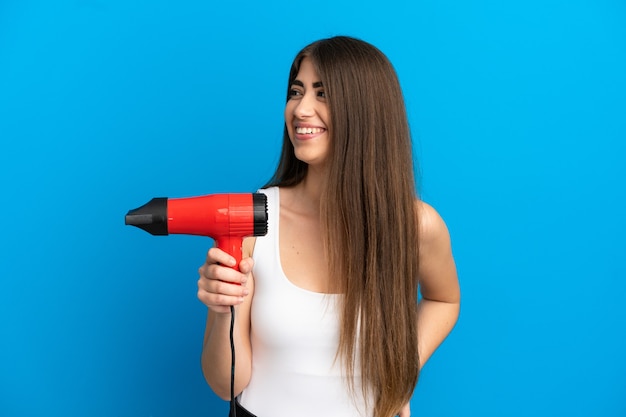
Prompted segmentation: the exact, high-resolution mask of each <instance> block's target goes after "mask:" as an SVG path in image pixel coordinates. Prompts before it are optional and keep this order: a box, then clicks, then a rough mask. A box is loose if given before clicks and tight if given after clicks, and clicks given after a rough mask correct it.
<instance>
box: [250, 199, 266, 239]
mask: <svg viewBox="0 0 626 417" xmlns="http://www.w3.org/2000/svg"><path fill="white" fill-rule="evenodd" d="M252 205H253V206H254V236H265V235H266V234H267V196H266V195H265V194H261V193H254V194H252Z"/></svg>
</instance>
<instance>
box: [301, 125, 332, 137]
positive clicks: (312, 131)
mask: <svg viewBox="0 0 626 417" xmlns="http://www.w3.org/2000/svg"><path fill="white" fill-rule="evenodd" d="M325 131H326V129H324V128H322V127H298V126H296V133H297V134H298V135H316V134H319V133H323V132H325Z"/></svg>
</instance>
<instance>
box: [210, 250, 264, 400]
mask: <svg viewBox="0 0 626 417" xmlns="http://www.w3.org/2000/svg"><path fill="white" fill-rule="evenodd" d="M253 244H254V243H253V239H246V240H244V245H243V255H244V259H243V260H242V261H241V263H240V266H239V268H240V271H241V272H237V271H235V270H233V269H232V268H229V267H226V266H222V265H219V264H218V263H221V264H223V265H232V263H230V262H234V260H233V259H232V257H230V255H228V254H226V253H225V252H223V251H221V250H219V249H217V248H212V249H210V250H209V252H208V254H207V259H206V262H205V264H204V265H202V266H201V267H200V269H199V271H198V272H199V274H200V279H199V280H198V298H199V299H200V301H202V302H203V303H204V304H205V305H206V306H207V307H208V309H209V311H208V316H207V323H206V329H205V333H204V344H203V348H202V359H201V363H202V372H203V373H204V377H205V379H206V381H207V383H208V384H209V386H210V387H211V389H212V390H213V391H214V392H215V393H216V394H217V395H218V396H219V397H220V398H222V399H224V400H230V378H231V349H230V336H229V333H230V321H231V315H230V306H231V305H233V306H235V327H234V332H233V338H234V341H235V353H236V360H237V363H236V366H235V395H238V394H239V393H241V391H242V390H243V389H244V388H245V387H246V386H247V385H248V382H249V381H250V373H251V368H252V348H251V345H250V306H251V302H252V294H253V292H254V282H253V279H252V274H251V273H250V271H251V270H252V264H253V262H252V259H251V258H250V257H249V256H250V254H251V253H252V250H251V248H252V246H253ZM237 284H241V285H237Z"/></svg>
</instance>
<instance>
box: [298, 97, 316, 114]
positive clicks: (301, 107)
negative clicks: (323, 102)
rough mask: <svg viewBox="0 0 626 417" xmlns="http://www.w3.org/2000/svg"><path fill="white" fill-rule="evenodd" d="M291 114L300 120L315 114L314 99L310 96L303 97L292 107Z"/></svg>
mask: <svg viewBox="0 0 626 417" xmlns="http://www.w3.org/2000/svg"><path fill="white" fill-rule="evenodd" d="M293 114H294V116H296V117H297V118H300V119H302V118H306V117H310V116H313V115H314V114H315V102H314V97H312V95H311V94H305V95H303V96H302V98H301V99H300V100H298V102H297V104H296V106H295V107H294V109H293Z"/></svg>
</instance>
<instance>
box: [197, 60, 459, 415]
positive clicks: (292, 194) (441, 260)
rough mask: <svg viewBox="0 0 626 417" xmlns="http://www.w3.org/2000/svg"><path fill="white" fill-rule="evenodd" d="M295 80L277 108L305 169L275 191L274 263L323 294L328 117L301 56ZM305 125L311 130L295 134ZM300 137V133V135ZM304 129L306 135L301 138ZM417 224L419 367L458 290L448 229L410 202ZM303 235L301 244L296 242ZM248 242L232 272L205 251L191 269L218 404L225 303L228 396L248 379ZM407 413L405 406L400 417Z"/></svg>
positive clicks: (225, 260) (225, 258)
mask: <svg viewBox="0 0 626 417" xmlns="http://www.w3.org/2000/svg"><path fill="white" fill-rule="evenodd" d="M296 80H297V82H294V85H292V87H291V93H290V99H289V101H288V102H287V105H286V106H285V123H286V126H287V131H288V133H289V137H290V139H291V141H292V143H293V145H294V150H295V154H296V157H297V158H298V159H300V160H302V161H304V162H306V163H307V164H308V165H309V169H308V172H307V176H306V177H305V178H304V180H303V181H302V182H301V183H299V184H298V185H296V186H294V187H289V188H281V190H280V192H281V194H280V195H281V199H280V236H279V239H280V249H279V250H280V258H281V261H282V267H283V270H284V271H285V274H286V275H287V277H289V279H290V280H291V281H292V282H293V283H294V284H295V285H297V286H299V287H302V288H305V289H307V290H310V291H315V292H322V293H324V292H328V289H329V279H330V277H329V276H328V272H327V270H326V267H325V265H326V264H325V262H324V259H323V257H322V256H320V254H321V253H323V248H322V235H321V226H320V211H319V207H320V195H321V187H322V183H323V177H324V173H325V161H326V156H327V154H328V149H329V141H330V138H329V135H328V128H329V127H330V118H329V112H328V107H327V105H326V100H325V96H324V89H323V86H321V85H319V77H318V75H317V73H316V72H315V70H314V68H313V65H312V64H311V62H310V61H309V60H308V58H305V59H304V60H303V62H302V65H301V68H300V71H299V72H298V76H297V77H296ZM299 128H311V129H313V130H305V131H302V130H298V129H299ZM303 132H304V133H303ZM307 132H310V133H307ZM416 204H417V210H416V213H417V216H419V224H420V231H419V233H420V248H419V249H420V251H419V256H420V270H419V274H420V285H421V293H422V300H421V301H420V303H419V307H418V309H419V318H418V341H419V344H418V349H419V356H420V360H421V365H422V366H423V365H424V364H425V363H426V361H427V360H428V359H429V358H430V356H431V355H432V354H433V353H434V351H435V350H436V349H437V347H438V346H439V345H440V344H441V343H442V342H443V340H444V339H445V338H446V336H447V335H448V334H449V333H450V331H451V330H452V328H453V327H454V324H455V323H456V320H457V318H458V314H459V306H460V289H459V283H458V278H457V272H456V267H455V264H454V259H453V257H452V250H451V245H450V236H449V233H448V229H447V227H446V225H445V223H444V221H443V219H442V218H441V217H440V216H439V214H438V213H437V212H436V211H435V209H433V208H432V207H431V206H429V205H428V204H426V203H424V202H419V201H418V202H416ZM301 236H307V239H301V238H300V237H301ZM253 249H254V238H248V239H245V240H244V244H243V258H244V259H243V260H242V261H241V263H240V265H239V270H240V271H236V270H235V269H232V268H229V267H233V266H235V264H234V263H235V261H234V259H233V258H232V257H231V256H230V255H228V254H226V253H225V252H223V251H221V250H219V249H217V248H212V249H210V250H209V251H208V254H207V258H206V262H205V263H204V265H202V266H201V267H200V269H199V274H200V278H199V280H198V298H199V299H200V301H202V302H203V303H204V304H205V305H206V306H207V307H208V310H209V311H208V318H207V325H206V331H205V337H204V348H203V352H202V368H203V371H204V375H205V378H206V380H207V383H208V384H209V385H210V386H211V388H212V389H213V390H214V391H215V393H216V394H217V395H219V396H220V397H221V398H223V399H224V400H229V399H230V372H231V369H230V342H229V329H230V306H231V305H232V306H235V311H236V313H235V332H234V339H235V349H236V351H237V367H236V370H235V371H236V375H235V384H236V385H235V392H236V393H237V394H238V393H240V392H241V391H242V390H243V389H244V388H245V387H246V386H247V385H248V382H249V381H250V375H251V367H252V349H251V344H250V307H251V303H252V299H253V297H254V277H253V276H252V274H251V270H252V265H253V261H252V259H251V258H250V256H251V255H252V251H253ZM410 415H411V410H410V404H409V403H407V404H406V405H405V406H404V407H403V408H402V410H401V411H400V413H399V416H400V417H409V416H410Z"/></svg>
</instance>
